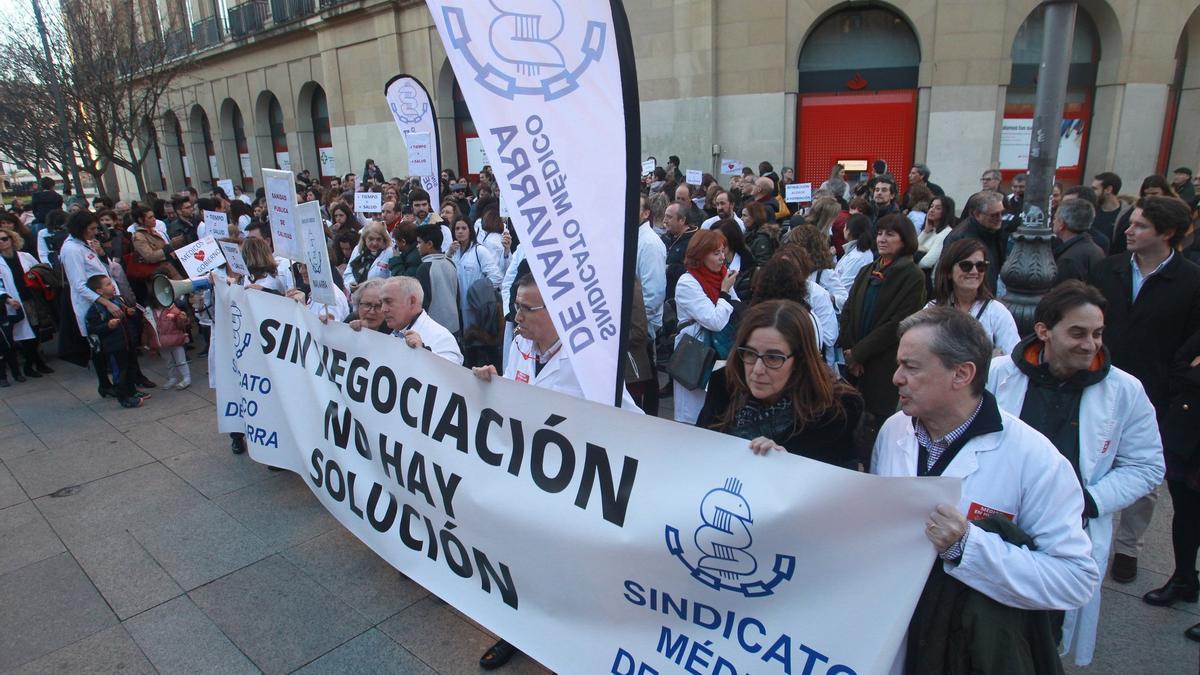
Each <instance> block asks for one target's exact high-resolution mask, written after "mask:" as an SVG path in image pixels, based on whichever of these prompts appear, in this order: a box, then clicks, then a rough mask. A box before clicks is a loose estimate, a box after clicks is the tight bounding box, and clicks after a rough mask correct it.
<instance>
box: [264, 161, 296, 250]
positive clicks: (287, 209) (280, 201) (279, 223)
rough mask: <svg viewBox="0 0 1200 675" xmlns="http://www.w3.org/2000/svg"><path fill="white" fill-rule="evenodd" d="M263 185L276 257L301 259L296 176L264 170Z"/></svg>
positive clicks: (273, 170) (285, 172)
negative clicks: (297, 230)
mask: <svg viewBox="0 0 1200 675" xmlns="http://www.w3.org/2000/svg"><path fill="white" fill-rule="evenodd" d="M263 183H264V184H265V185H264V187H265V188H266V193H267V213H268V216H269V218H270V220H271V243H272V244H274V246H275V255H277V256H279V257H281V258H299V257H300V255H301V253H302V251H301V250H300V240H299V239H298V238H297V237H296V175H295V174H293V173H292V172H291V171H279V170H276V169H263Z"/></svg>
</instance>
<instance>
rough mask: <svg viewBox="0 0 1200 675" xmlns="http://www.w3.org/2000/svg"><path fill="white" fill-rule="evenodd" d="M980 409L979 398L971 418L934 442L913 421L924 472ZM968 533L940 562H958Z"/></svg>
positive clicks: (922, 428)
mask: <svg viewBox="0 0 1200 675" xmlns="http://www.w3.org/2000/svg"><path fill="white" fill-rule="evenodd" d="M982 409H983V399H982V398H981V399H979V404H978V405H976V406H975V412H973V413H971V416H970V417H968V418H967V421H965V422H963V423H962V424H960V425H959V426H958V427H956V428H955V429H953V430H952V431H951V432H950V433H948V434H946V435H945V436H943V437H941V438H939V439H936V440H935V439H933V438H932V437H930V435H929V430H928V429H926V428H925V425H924V424H921V420H919V419H914V420H913V430H914V432H915V433H916V435H917V443H918V444H920V445H921V446H922V447H924V448H925V451H926V459H925V470H926V471H929V470H931V469H933V467H934V465H935V464H937V462H938V460H939V459H941V458H942V455H944V454H946V451H947V450H949V449H950V446H951V445H953V444H954V441H957V440H958V439H960V438H962V435H963V434H965V433H967V429H969V428H971V424H972V423H974V422H975V418H976V417H978V416H979V411H980V410H982ZM970 532H971V530H970V528H968V529H967V531H966V532H963V536H962V538H960V539H959V540H958V541H956V542H954V545H953V546H951V547H950V548H948V549H946V550H945V551H944V552H942V553H939V554H938V556H939V557H940V558H941V559H942V560H947V561H949V562H957V561H958V560H960V559H961V558H962V554H963V549H964V548H965V547H966V545H967V534H969V533H970Z"/></svg>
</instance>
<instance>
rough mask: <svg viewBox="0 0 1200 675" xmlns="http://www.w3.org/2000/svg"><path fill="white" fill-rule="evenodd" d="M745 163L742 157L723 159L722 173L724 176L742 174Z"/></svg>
mask: <svg viewBox="0 0 1200 675" xmlns="http://www.w3.org/2000/svg"><path fill="white" fill-rule="evenodd" d="M743 166H745V164H743V163H742V160H740V159H723V160H721V175H722V176H740V175H741V173H742V167H743Z"/></svg>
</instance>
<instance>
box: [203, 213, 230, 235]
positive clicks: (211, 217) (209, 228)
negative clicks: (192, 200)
mask: <svg viewBox="0 0 1200 675" xmlns="http://www.w3.org/2000/svg"><path fill="white" fill-rule="evenodd" d="M204 232H205V234H206V235H209V236H213V237H216V238H217V239H223V238H225V237H228V236H229V216H227V215H225V214H224V213H222V212H220V211H204Z"/></svg>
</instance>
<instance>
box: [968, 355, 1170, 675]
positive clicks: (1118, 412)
mask: <svg viewBox="0 0 1200 675" xmlns="http://www.w3.org/2000/svg"><path fill="white" fill-rule="evenodd" d="M1028 387H1029V378H1028V376H1026V375H1025V374H1024V373H1022V372H1021V371H1020V369H1019V368H1018V367H1017V364H1015V363H1013V360H1012V357H1011V356H1000V357H997V358H995V359H993V360H992V365H991V370H990V372H989V374H988V384H987V389H988V391H990V392H992V393H993V394H994V395H995V396H996V401H997V403H998V404H999V405H1000V408H1001V409H1002V410H1006V411H1008V412H1010V413H1012V414H1014V415H1019V414H1020V412H1021V406H1022V405H1023V404H1024V402H1025V392H1026V391H1027V389H1028ZM1079 432H1080V437H1079V473H1080V475H1081V476H1082V478H1083V483H1084V485H1085V486H1087V491H1088V494H1090V495H1091V496H1092V501H1094V502H1095V503H1096V510H1097V511H1098V512H1099V514H1100V515H1099V517H1097V518H1092V519H1090V520H1089V521H1088V526H1087V533H1088V536H1090V537H1091V539H1092V559H1093V560H1094V561H1095V562H1096V566H1097V567H1098V568H1099V573H1100V576H1101V577H1103V576H1104V572H1105V568H1106V567H1107V565H1108V552H1109V546H1110V545H1111V543H1112V533H1113V522H1112V521H1113V514H1114V513H1116V512H1117V511H1120V510H1121V509H1124V508H1125V507H1126V506H1129V505H1130V504H1132V503H1134V502H1135V501H1137V500H1138V499H1139V498H1140V497H1142V496H1143V495H1146V494H1148V493H1149V492H1150V491H1151V490H1153V489H1154V488H1155V486H1157V485H1158V484H1159V483H1161V482H1162V479H1163V473H1164V467H1163V450H1162V441H1161V440H1160V438H1159V434H1158V423H1157V422H1156V420H1155V416H1154V408H1153V406H1151V405H1150V399H1149V398H1147V397H1146V392H1145V391H1144V390H1143V389H1142V384H1141V383H1140V382H1138V380H1137V379H1136V378H1134V377H1133V376H1132V375H1130V374H1129V373H1126V372H1125V371H1123V370H1121V369H1119V368H1116V367H1112V368H1111V369H1110V370H1109V372H1108V377H1105V378H1104V380H1103V381H1101V382H1099V383H1097V384H1094V385H1092V386H1090V387H1088V388H1087V389H1085V390H1084V392H1083V398H1082V400H1081V401H1080V404H1079ZM1099 621H1100V593H1099V592H1097V593H1096V594H1095V595H1093V596H1092V599H1091V601H1089V602H1088V603H1087V604H1086V605H1084V606H1083V607H1081V608H1080V609H1078V610H1073V611H1070V612H1067V616H1066V620H1065V621H1064V623H1063V641H1062V648H1063V653H1064V654H1065V653H1068V652H1069V651H1070V650H1071V647H1072V645H1074V648H1075V664H1076V665H1079V666H1086V665H1088V664H1089V663H1091V661H1092V655H1093V653H1094V652H1095V648H1096V627H1097V625H1098V624H1099Z"/></svg>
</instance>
